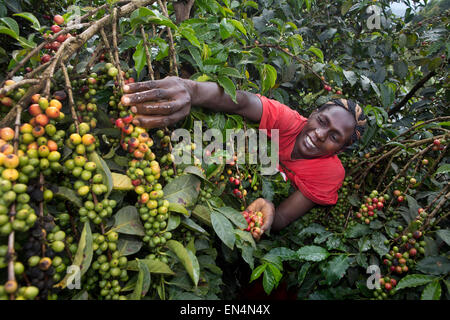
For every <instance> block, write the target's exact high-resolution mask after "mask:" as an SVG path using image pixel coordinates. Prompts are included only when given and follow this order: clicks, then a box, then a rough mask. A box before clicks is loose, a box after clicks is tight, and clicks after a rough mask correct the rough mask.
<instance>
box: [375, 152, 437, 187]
mask: <svg viewBox="0 0 450 320" xmlns="http://www.w3.org/2000/svg"><path fill="white" fill-rule="evenodd" d="M431 148H432V146H431V145H430V146H428V147H426V148H425V149H424V150H422V151H421V152H419V153H417V154H415V155H414V156H413V157H412V158H411V159H410V160H409V161H408V162H407V163H406V165H405V166H404V167H403V169H402V170H400V172H399V173H398V174H397V175H396V176H395V177H394V178H393V179H392V180H391V182H390V183H389V184H388V185H387V186H386V187H385V188H384V190H383V191H382V192H381V193H386V191H387V190H388V189H389V187H390V186H391V185H392V184H393V183H394V182H395V181H397V179H398V178H399V177H400V176H401V175H403V174H404V173H405V172H406V170H408V168H409V166H410V165H411V163H412V162H413V161H414V160H415V159H417V158H418V157H420V156H421V155H422V154H424V153H425V152H428V151H429V150H430V149H431Z"/></svg>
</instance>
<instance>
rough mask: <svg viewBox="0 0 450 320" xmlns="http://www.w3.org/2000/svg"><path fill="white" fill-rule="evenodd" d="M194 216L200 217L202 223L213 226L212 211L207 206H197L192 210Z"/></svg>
mask: <svg viewBox="0 0 450 320" xmlns="http://www.w3.org/2000/svg"><path fill="white" fill-rule="evenodd" d="M192 216H193V217H194V218H196V219H198V220H199V221H200V222H201V223H204V224H206V225H208V226H210V227H211V226H212V224H211V212H210V210H209V209H208V208H207V207H205V206H202V205H197V206H195V208H194V210H192Z"/></svg>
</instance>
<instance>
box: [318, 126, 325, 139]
mask: <svg viewBox="0 0 450 320" xmlns="http://www.w3.org/2000/svg"><path fill="white" fill-rule="evenodd" d="M316 136H317V139H319V140H321V141H323V140H324V139H325V137H326V130H325V129H322V128H316Z"/></svg>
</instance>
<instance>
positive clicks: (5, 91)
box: [0, 79, 41, 95]
mask: <svg viewBox="0 0 450 320" xmlns="http://www.w3.org/2000/svg"><path fill="white" fill-rule="evenodd" d="M40 81H41V80H39V79H26V80H22V81H19V82H16V83H14V84H12V85H10V86H6V87H3V88H1V89H0V95H6V94H8V92H11V91H13V90H14V89H16V88H20V87H23V86H25V85H27V84H37V83H39V82H40Z"/></svg>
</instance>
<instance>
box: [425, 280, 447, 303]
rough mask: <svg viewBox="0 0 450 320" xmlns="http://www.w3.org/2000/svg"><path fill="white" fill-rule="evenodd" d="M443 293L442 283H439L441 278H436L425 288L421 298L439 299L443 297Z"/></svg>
mask: <svg viewBox="0 0 450 320" xmlns="http://www.w3.org/2000/svg"><path fill="white" fill-rule="evenodd" d="M441 293H442V288H441V284H440V283H439V280H436V281H433V282H432V283H430V284H429V285H427V286H426V287H425V288H424V289H423V292H422V295H421V296H420V300H439V299H440V298H441Z"/></svg>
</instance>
